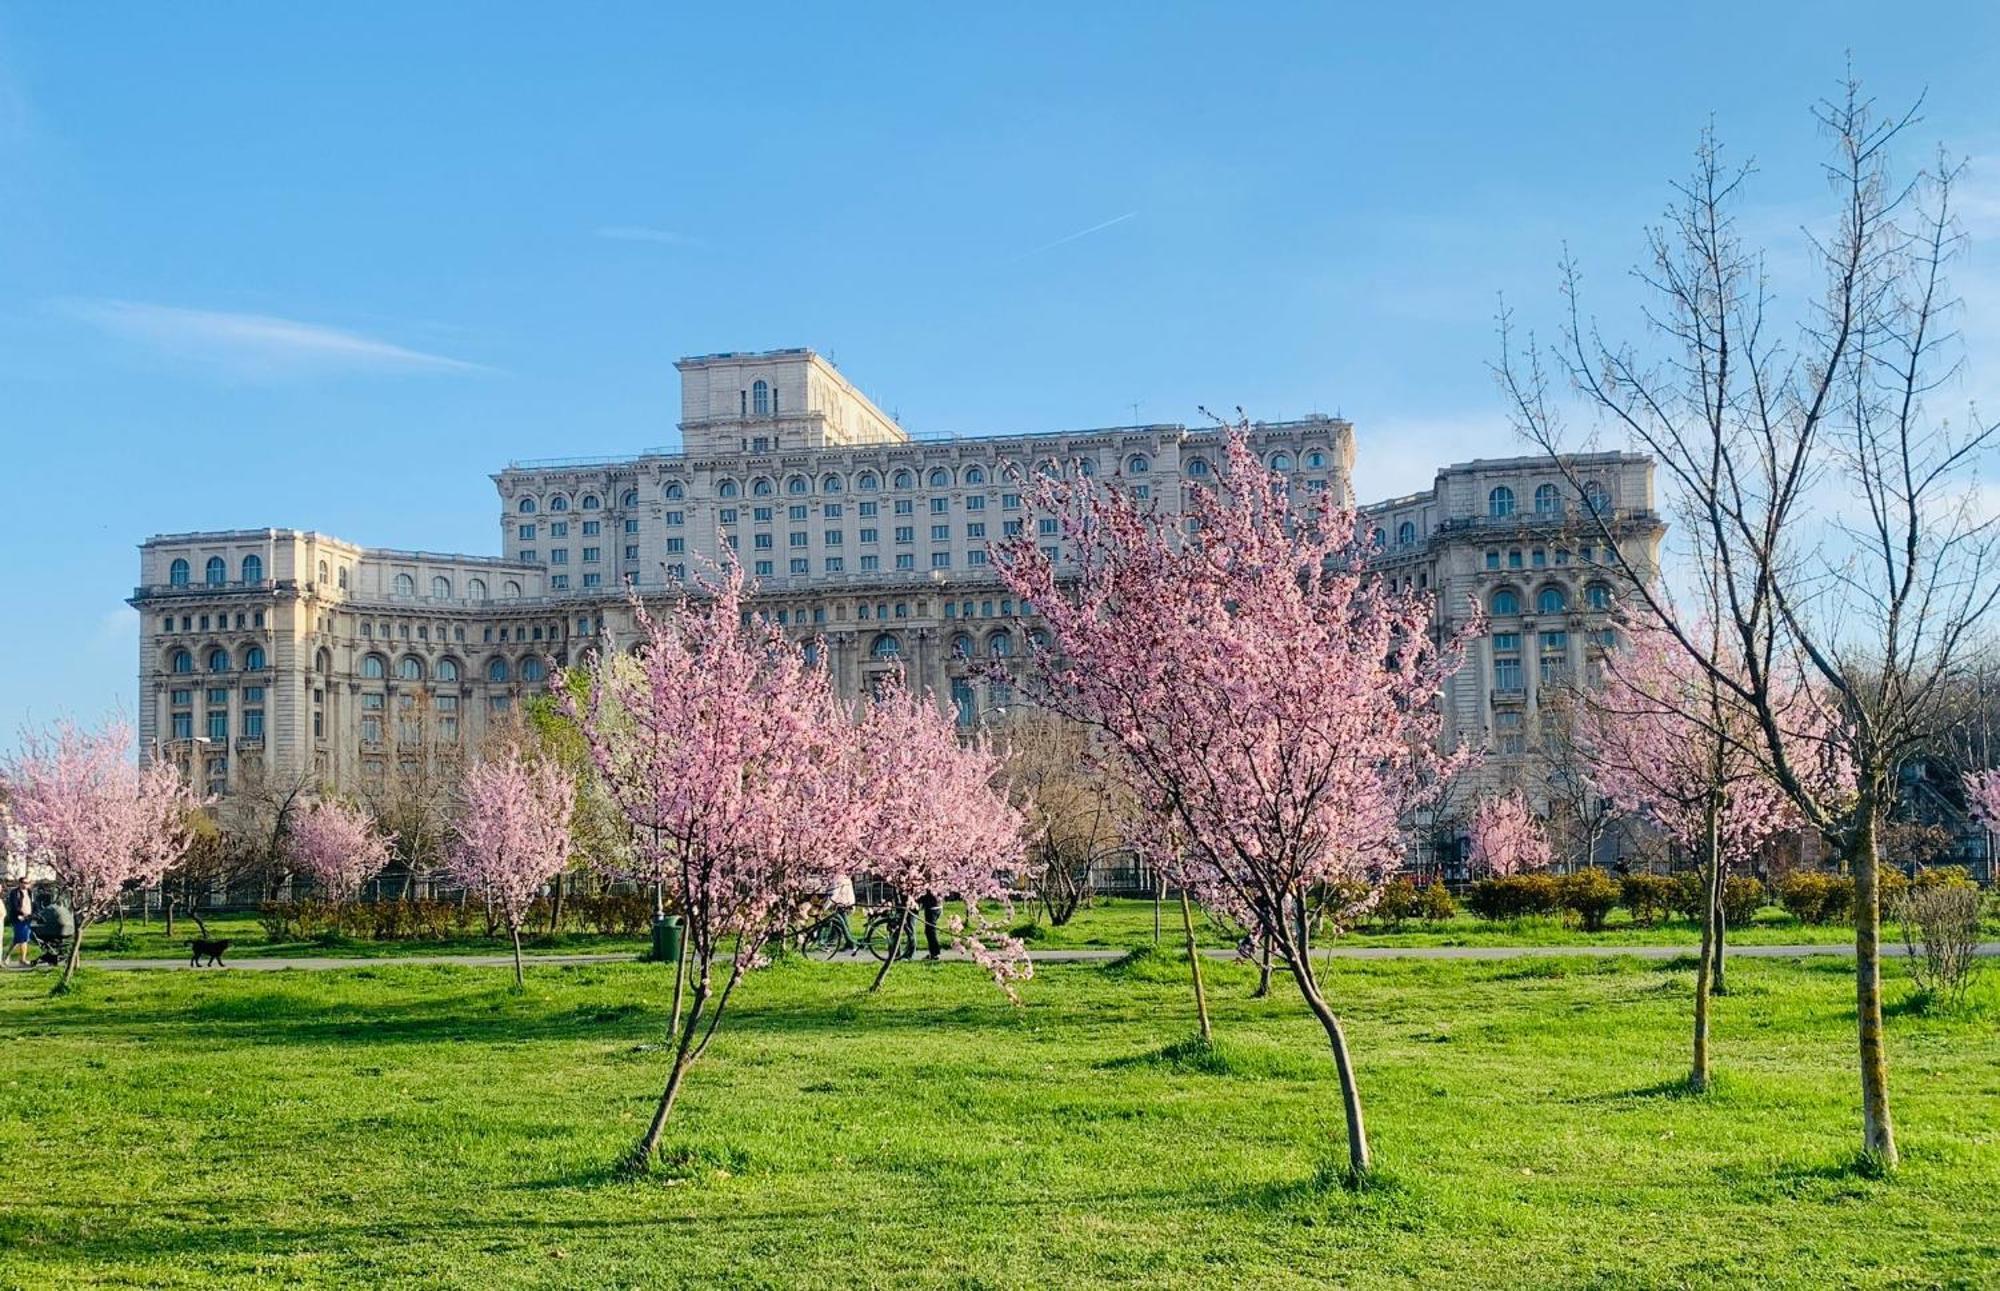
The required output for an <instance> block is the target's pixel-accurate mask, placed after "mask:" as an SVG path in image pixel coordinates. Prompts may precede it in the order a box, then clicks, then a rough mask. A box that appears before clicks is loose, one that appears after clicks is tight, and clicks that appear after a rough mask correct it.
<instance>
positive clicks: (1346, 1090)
mask: <svg viewBox="0 0 2000 1291" xmlns="http://www.w3.org/2000/svg"><path fill="white" fill-rule="evenodd" d="M1291 949H1292V950H1293V951H1295V952H1297V951H1298V950H1299V948H1297V947H1293V948H1291ZM1287 958H1288V959H1289V961H1290V963H1291V967H1292V978H1293V980H1294V981H1296V982H1298V984H1299V993H1300V994H1301V995H1303V996H1305V1000H1306V1007H1307V1008H1309V1009H1311V1010H1312V1013H1313V1016H1314V1017H1316V1018H1318V1019H1319V1024H1320V1026H1322V1027H1324V1028H1325V1029H1326V1039H1327V1043H1328V1044H1330V1045H1332V1046H1333V1065H1334V1069H1335V1070H1336V1071H1338V1072H1339V1073H1340V1105H1341V1110H1342V1111H1344V1112H1345V1113H1346V1114H1347V1169H1348V1175H1349V1178H1350V1181H1352V1182H1359V1181H1360V1180H1361V1179H1363V1178H1365V1177H1366V1176H1367V1175H1368V1173H1369V1171H1371V1170H1373V1169H1374V1168H1375V1159H1374V1156H1373V1154H1372V1153H1370V1152H1369V1150H1368V1125H1367V1122H1366V1121H1365V1120H1364V1119H1363V1118H1362V1115H1361V1090H1360V1087H1359V1086H1357V1085H1356V1084H1355V1083H1354V1064H1353V1062H1352V1060H1350V1059H1349V1057H1348V1054H1347V1032H1346V1031H1345V1029H1343V1028H1342V1027H1341V1025H1340V1018H1339V1017H1338V1016H1336V1015H1335V1014H1334V1011H1333V1010H1332V1009H1331V1008H1329V1007H1327V1003H1326V1000H1325V999H1324V998H1322V997H1321V995H1320V993H1319V983H1318V982H1316V981H1315V980H1313V975H1312V965H1311V964H1309V963H1308V962H1307V961H1306V956H1305V955H1304V954H1303V953H1292V954H1289V955H1288V956H1287Z"/></svg>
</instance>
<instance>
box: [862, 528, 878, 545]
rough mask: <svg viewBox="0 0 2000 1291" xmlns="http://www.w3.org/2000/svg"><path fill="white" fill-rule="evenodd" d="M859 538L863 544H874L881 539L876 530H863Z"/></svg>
mask: <svg viewBox="0 0 2000 1291" xmlns="http://www.w3.org/2000/svg"><path fill="white" fill-rule="evenodd" d="M858 536H859V537H860V539H861V541H863V542H874V541H876V540H877V539H878V538H879V537H880V535H879V533H878V532H877V531H876V530H874V529H863V530H862V531H861V532H860V534H859V535H858Z"/></svg>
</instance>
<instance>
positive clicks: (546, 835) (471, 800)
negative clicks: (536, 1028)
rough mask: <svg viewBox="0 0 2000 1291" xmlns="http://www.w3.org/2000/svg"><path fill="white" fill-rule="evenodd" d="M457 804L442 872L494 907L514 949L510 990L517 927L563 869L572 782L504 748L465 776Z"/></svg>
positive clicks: (517, 976)
mask: <svg viewBox="0 0 2000 1291" xmlns="http://www.w3.org/2000/svg"><path fill="white" fill-rule="evenodd" d="M460 792H461V794H462V796H463V802H462V803H461V805H460V807H459V812H458V819H457V821H456V823H455V826H454V829H453V838H452V844H451V849H450V851H449V852H448V853H447V859H446V862H445V872H446V873H447V874H449V875H450V876H451V878H452V879H453V881H455V882H457V883H460V884H462V885H464V886H465V887H466V888H468V889H474V890H477V891H479V892H483V893H485V894H486V896H487V897H488V898H489V899H491V900H492V901H493V903H494V904H495V905H496V906H498V907H499V910H500V915H501V917H502V918H503V919H505V920H506V923H507V935H508V936H509V937H511V938H512V939H513V943H514V985H515V986H516V987H519V986H521V985H523V984H524V982H525V980H526V979H525V978H524V977H523V976H522V973H521V925H522V924H523V923H524V922H525V921H526V920H527V917H528V907H529V906H531V905H533V904H534V901H535V897H536V896H537V895H539V894H540V893H541V892H542V891H543V890H544V889H545V888H547V887H548V884H549V880H550V879H552V878H554V877H555V876H556V875H558V874H560V873H561V872H562V869H563V866H565V865H566V864H568V863H569V846H570V838H569V825H570V816H571V814H572V813H573V812H574V811H575V810H576V779H575V778H574V777H573V776H571V775H570V774H569V773H568V772H567V771H565V770H563V768H562V767H561V766H560V765H558V764H557V763H556V762H554V761H551V760H548V759H543V760H540V761H528V760H525V759H523V758H522V756H521V750H520V748H519V747H518V746H515V745H509V746H508V747H507V748H506V750H505V751H504V752H503V753H502V754H501V755H500V756H499V757H494V758H487V759H486V760H484V761H482V762H478V763H475V764H474V765H473V766H472V767H471V769H469V770H468V771H466V773H465V781H464V784H463V786H462V788H461V791H460Z"/></svg>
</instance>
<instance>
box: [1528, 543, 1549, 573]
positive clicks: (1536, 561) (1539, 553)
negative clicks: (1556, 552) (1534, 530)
mask: <svg viewBox="0 0 2000 1291" xmlns="http://www.w3.org/2000/svg"><path fill="white" fill-rule="evenodd" d="M1528 563H1529V564H1531V565H1533V566H1534V567H1535V568H1536V569H1541V568H1542V567H1544V566H1545V565H1547V564H1548V563H1549V553H1548V552H1546V551H1543V550H1542V549H1541V548H1540V547H1537V548H1535V550H1534V553H1533V555H1532V556H1530V558H1529V562H1528Z"/></svg>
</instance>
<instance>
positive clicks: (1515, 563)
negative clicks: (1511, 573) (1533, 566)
mask: <svg viewBox="0 0 2000 1291" xmlns="http://www.w3.org/2000/svg"><path fill="white" fill-rule="evenodd" d="M1520 567H1521V552H1520V549H1519V548H1516V549H1515V550H1513V551H1510V552H1508V553H1507V568H1509V569H1519V568H1520Z"/></svg>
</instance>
